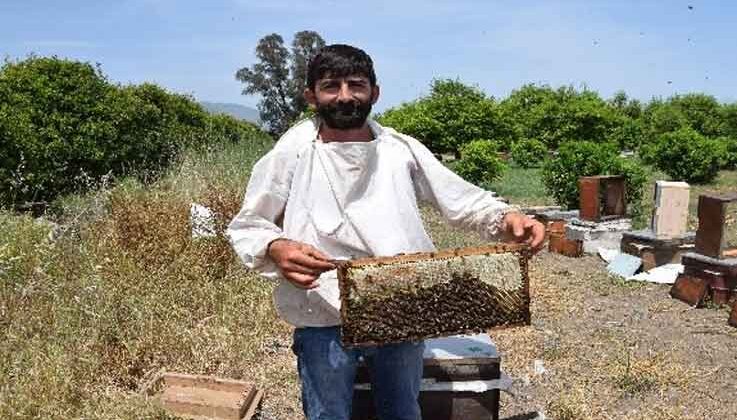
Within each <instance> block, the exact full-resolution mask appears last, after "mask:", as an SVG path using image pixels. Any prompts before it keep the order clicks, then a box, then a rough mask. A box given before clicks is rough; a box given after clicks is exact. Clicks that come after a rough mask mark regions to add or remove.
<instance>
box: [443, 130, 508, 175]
mask: <svg viewBox="0 0 737 420" xmlns="http://www.w3.org/2000/svg"><path fill="white" fill-rule="evenodd" d="M498 150H499V149H498V146H497V144H496V143H494V142H493V141H490V140H472V141H471V142H469V143H468V144H466V145H464V146H463V148H462V149H461V158H460V159H459V160H458V161H456V162H454V165H453V170H454V171H455V172H456V173H457V174H458V175H460V176H461V177H463V179H465V180H466V181H468V182H471V183H474V184H477V185H480V184H482V183H489V182H492V181H494V180H496V179H498V178H499V177H501V175H502V173H503V172H504V170H505V169H506V168H507V164H506V162H504V161H503V160H502V159H501V158H500V157H499V155H498V153H497V152H498Z"/></svg>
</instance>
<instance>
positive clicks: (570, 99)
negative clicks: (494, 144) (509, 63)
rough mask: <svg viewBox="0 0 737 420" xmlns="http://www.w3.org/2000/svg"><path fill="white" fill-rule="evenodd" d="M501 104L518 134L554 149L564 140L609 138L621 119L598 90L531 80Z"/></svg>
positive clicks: (599, 139)
mask: <svg viewBox="0 0 737 420" xmlns="http://www.w3.org/2000/svg"><path fill="white" fill-rule="evenodd" d="M499 107H500V112H501V113H502V115H504V117H505V118H506V119H508V120H510V121H514V131H515V134H516V136H517V137H519V138H533V139H538V140H540V141H542V142H543V143H544V144H545V145H546V146H547V147H548V148H550V149H556V148H557V147H558V145H559V144H561V143H562V142H564V141H603V140H607V139H609V137H610V136H611V135H612V130H613V129H614V128H615V127H616V126H617V125H618V124H619V122H620V119H621V117H620V113H619V112H618V111H617V110H615V109H614V108H613V107H611V106H610V105H608V104H607V103H606V102H605V101H604V100H603V99H601V98H600V97H599V95H598V94H597V93H596V92H593V91H590V90H583V91H580V92H579V91H576V90H575V89H574V88H572V87H560V88H558V89H553V88H551V87H550V86H547V85H543V86H536V85H533V84H528V85H525V86H523V87H522V88H520V89H517V90H515V91H513V92H512V93H511V94H510V95H509V97H508V98H506V99H504V100H503V101H501V102H500V104H499Z"/></svg>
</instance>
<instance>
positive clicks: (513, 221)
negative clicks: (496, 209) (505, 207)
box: [502, 212, 545, 252]
mask: <svg viewBox="0 0 737 420" xmlns="http://www.w3.org/2000/svg"><path fill="white" fill-rule="evenodd" d="M502 231H503V232H505V233H506V234H507V237H508V238H510V239H511V240H512V241H514V242H522V243H526V244H528V245H530V248H532V251H533V252H537V251H539V250H540V249H541V248H542V246H543V242H544V241H545V226H543V224H542V223H540V222H538V221H537V220H535V219H533V218H531V217H528V216H526V215H524V214H522V213H517V212H511V213H507V214H506V215H505V216H504V219H502Z"/></svg>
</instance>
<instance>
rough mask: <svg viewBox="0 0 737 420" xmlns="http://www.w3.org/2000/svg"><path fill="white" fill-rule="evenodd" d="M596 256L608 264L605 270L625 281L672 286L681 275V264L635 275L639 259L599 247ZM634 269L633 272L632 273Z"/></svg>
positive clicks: (662, 266)
mask: <svg viewBox="0 0 737 420" xmlns="http://www.w3.org/2000/svg"><path fill="white" fill-rule="evenodd" d="M597 254H599V257H601V259H602V260H604V261H606V262H607V263H608V265H607V270H608V271H609V272H610V273H612V274H615V275H618V276H620V277H624V278H625V279H626V280H627V281H645V282H648V283H659V284H673V283H675V282H676V278H677V277H678V275H679V274H681V273H683V264H664V265H661V266H658V267H655V268H652V269H650V270H649V271H643V272H640V273H637V274H635V273H636V272H637V269H638V268H639V264H638V263H637V262H638V261H639V260H640V258H638V257H635V256H632V255H629V254H625V253H623V252H621V251H618V250H616V249H611V248H603V247H600V248H598V249H597ZM635 265H637V266H638V267H636V268H635V267H634V266H635ZM633 268H634V271H633Z"/></svg>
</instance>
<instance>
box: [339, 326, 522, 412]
mask: <svg viewBox="0 0 737 420" xmlns="http://www.w3.org/2000/svg"><path fill="white" fill-rule="evenodd" d="M500 360H501V359H500V357H499V355H498V353H497V350H496V346H494V344H493V343H492V342H491V339H490V338H489V336H488V335H486V334H478V335H471V336H453V337H447V338H437V339H429V340H426V341H425V352H424V354H423V362H424V369H423V375H422V377H423V380H422V385H421V390H420V398H419V403H420V409H421V411H422V418H423V420H470V419H498V418H499V389H505V388H506V387H507V386H508V385H509V382H510V380H509V379H508V378H507V377H502V373H501V370H500ZM370 362H371V361H370V360H369V361H363V362H362V363H361V364H360V365H359V367H358V371H357V374H356V385H355V391H354V393H353V414H352V416H351V420H373V419H376V411H375V409H374V401H373V393H372V392H371V385H370V382H371V381H370V377H369V372H368V368H367V364H369V363H370Z"/></svg>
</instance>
